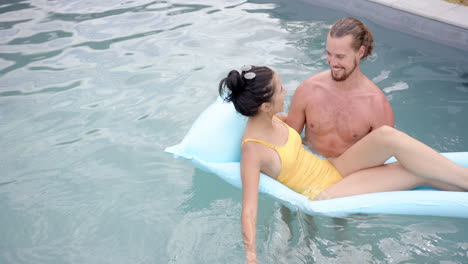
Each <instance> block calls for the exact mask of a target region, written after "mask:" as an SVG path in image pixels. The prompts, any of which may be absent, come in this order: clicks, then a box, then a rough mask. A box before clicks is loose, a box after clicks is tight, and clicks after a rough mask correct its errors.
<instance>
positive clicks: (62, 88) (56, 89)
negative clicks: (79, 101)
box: [0, 81, 82, 96]
mask: <svg viewBox="0 0 468 264" xmlns="http://www.w3.org/2000/svg"><path fill="white" fill-rule="evenodd" d="M81 83H82V81H76V82H73V83H71V84H68V85H64V86H55V87H47V88H44V89H41V90H38V91H32V92H23V91H6V92H0V96H18V95H33V94H44V93H58V92H63V91H68V90H71V89H73V88H76V87H79V86H80V85H81Z"/></svg>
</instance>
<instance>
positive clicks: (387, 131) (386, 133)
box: [373, 125, 408, 147]
mask: <svg viewBox="0 0 468 264" xmlns="http://www.w3.org/2000/svg"><path fill="white" fill-rule="evenodd" d="M373 133H375V135H376V136H377V137H378V138H379V140H381V141H382V142H383V143H385V144H387V145H388V146H389V147H390V146H394V145H395V143H396V142H400V139H401V138H402V137H406V136H408V135H406V134H405V133H403V132H401V131H399V130H397V129H395V128H393V127H391V126H387V125H383V126H381V127H379V128H377V129H376V130H374V131H373Z"/></svg>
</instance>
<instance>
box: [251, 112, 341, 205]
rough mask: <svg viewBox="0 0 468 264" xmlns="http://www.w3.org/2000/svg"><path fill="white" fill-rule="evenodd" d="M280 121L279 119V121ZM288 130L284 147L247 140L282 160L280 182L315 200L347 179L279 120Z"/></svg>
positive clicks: (256, 140) (294, 131)
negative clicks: (268, 149) (265, 148)
mask: <svg viewBox="0 0 468 264" xmlns="http://www.w3.org/2000/svg"><path fill="white" fill-rule="evenodd" d="M276 119H277V118H276ZM277 120H278V121H280V122H281V123H283V124H284V125H285V126H286V127H287V128H288V132H289V135H288V140H287V141H286V144H284V145H283V146H275V145H272V144H270V143H267V142H265V141H262V140H258V139H250V138H249V139H244V140H243V141H242V144H244V143H245V142H248V141H253V142H257V143H260V144H263V145H265V146H267V147H269V148H271V149H274V150H275V151H276V152H277V153H278V156H279V157H280V159H281V171H280V175H279V176H278V181H279V182H281V183H283V184H284V185H286V186H288V187H289V188H291V189H292V190H294V191H296V192H298V193H301V194H304V195H306V196H307V197H309V199H311V200H314V199H315V198H316V197H317V195H319V194H320V193H321V192H322V191H323V190H325V189H327V188H328V187H330V186H331V185H333V184H335V183H337V182H339V181H340V180H342V179H343V177H341V175H340V173H339V172H338V171H337V170H336V169H335V167H334V166H333V165H332V164H331V163H330V162H329V161H328V160H325V159H321V158H318V157H317V156H315V155H314V154H312V153H310V152H309V151H307V150H306V149H305V148H304V147H303V146H302V139H301V137H300V136H299V134H298V133H297V131H296V130H294V129H292V128H291V127H290V126H288V125H287V124H286V123H284V122H282V121H281V120H279V119H277Z"/></svg>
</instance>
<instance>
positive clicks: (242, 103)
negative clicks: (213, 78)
mask: <svg viewBox="0 0 468 264" xmlns="http://www.w3.org/2000/svg"><path fill="white" fill-rule="evenodd" d="M244 69H245V68H244ZM247 69H248V70H244V71H242V72H241V73H239V72H238V71H236V70H232V71H230V72H229V74H228V76H227V77H226V78H224V79H222V80H221V82H220V83H219V90H218V92H219V95H220V96H221V97H223V98H224V101H226V102H232V103H233V104H234V107H235V108H236V111H237V112H239V113H241V114H242V115H244V116H254V115H256V114H257V113H258V109H259V107H260V106H261V105H262V104H263V103H266V102H270V100H271V97H272V96H273V93H274V89H273V71H272V70H271V69H270V68H268V67H263V66H252V67H250V69H249V66H247ZM252 73H254V74H252ZM246 74H247V75H246ZM252 76H254V77H253V78H252ZM246 77H247V78H246ZM226 88H227V89H226Z"/></svg>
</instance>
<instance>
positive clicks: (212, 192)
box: [181, 168, 241, 212]
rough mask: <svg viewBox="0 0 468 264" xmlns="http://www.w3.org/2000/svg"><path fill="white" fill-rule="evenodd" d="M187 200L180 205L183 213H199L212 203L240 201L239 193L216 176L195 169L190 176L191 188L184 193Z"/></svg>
mask: <svg viewBox="0 0 468 264" xmlns="http://www.w3.org/2000/svg"><path fill="white" fill-rule="evenodd" d="M185 195H186V196H187V199H186V200H185V201H184V202H183V203H182V204H181V208H182V209H183V210H184V211H187V212H190V211H199V210H202V209H207V208H210V207H211V204H212V203H213V202H214V201H218V200H229V199H232V200H236V201H240V199H241V191H240V190H239V189H238V188H235V187H233V186H231V185H229V184H228V183H226V182H225V181H224V180H222V179H220V178H219V177H218V176H216V175H214V174H211V173H207V172H204V171H202V170H200V169H198V168H197V169H195V170H194V174H193V175H192V186H191V188H189V189H187V190H186V191H185Z"/></svg>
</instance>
